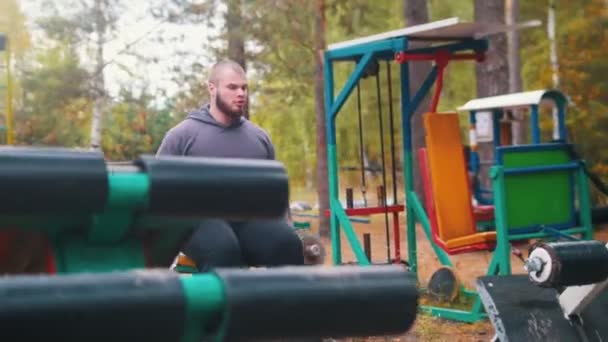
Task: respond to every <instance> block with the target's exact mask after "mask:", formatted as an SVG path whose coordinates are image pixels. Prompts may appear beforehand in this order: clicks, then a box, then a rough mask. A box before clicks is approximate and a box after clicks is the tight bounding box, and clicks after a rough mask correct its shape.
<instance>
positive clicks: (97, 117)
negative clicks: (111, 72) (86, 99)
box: [90, 0, 107, 150]
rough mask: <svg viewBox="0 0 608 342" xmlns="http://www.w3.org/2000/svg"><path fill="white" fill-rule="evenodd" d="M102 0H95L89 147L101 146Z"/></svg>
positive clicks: (103, 37) (102, 82) (103, 88)
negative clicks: (94, 46) (95, 35)
mask: <svg viewBox="0 0 608 342" xmlns="http://www.w3.org/2000/svg"><path fill="white" fill-rule="evenodd" d="M102 1H103V0H95V10H94V13H95V18H94V20H95V31H96V33H97V46H96V49H95V65H96V67H95V74H94V79H93V92H94V96H95V100H94V102H93V118H92V121H91V146H90V147H91V149H92V150H98V149H100V148H101V143H102V141H101V131H102V123H103V109H104V97H105V79H104V76H103V68H104V66H105V65H104V64H105V63H104V59H103V50H104V44H105V31H106V26H107V23H106V19H105V17H104V11H103V9H102Z"/></svg>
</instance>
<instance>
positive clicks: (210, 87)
mask: <svg viewBox="0 0 608 342" xmlns="http://www.w3.org/2000/svg"><path fill="white" fill-rule="evenodd" d="M207 90H209V94H213V92H214V91H215V84H213V83H212V82H207Z"/></svg>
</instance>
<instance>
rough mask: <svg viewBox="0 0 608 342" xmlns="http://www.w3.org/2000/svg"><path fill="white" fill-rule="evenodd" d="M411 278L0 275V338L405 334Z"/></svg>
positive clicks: (363, 272)
mask: <svg viewBox="0 0 608 342" xmlns="http://www.w3.org/2000/svg"><path fill="white" fill-rule="evenodd" d="M417 296H418V295H417V289H416V282H415V278H414V277H413V276H411V275H410V274H409V272H407V270H406V269H405V267H403V266H398V265H388V266H374V267H360V266H343V267H332V268H325V267H308V266H305V267H280V268H274V269H270V268H269V269H260V270H242V269H218V270H216V271H214V272H213V273H205V274H201V273H199V274H194V275H191V276H180V275H179V274H177V273H175V272H171V271H169V270H143V271H142V270H131V271H119V272H110V273H89V274H85V273H80V274H70V275H61V276H48V275H45V276H33V275H30V276H23V275H21V276H13V277H5V278H3V279H2V280H0V301H1V302H2V305H1V306H0V325H2V329H0V339H2V340H3V341H13V340H19V341H40V340H57V341H65V340H70V341H71V340H87V341H90V340H93V341H163V342H164V341H184V342H185V341H192V342H195V341H196V342H200V341H240V340H248V341H251V340H255V339H259V340H264V341H267V340H271V339H277V338H311V337H312V338H322V337H336V338H340V337H352V336H374V335H384V334H391V335H392V334H402V333H405V332H407V331H408V330H409V329H410V327H411V326H412V324H413V323H414V320H415V317H416V307H417Z"/></svg>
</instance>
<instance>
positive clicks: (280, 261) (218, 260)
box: [157, 60, 304, 272]
mask: <svg viewBox="0 0 608 342" xmlns="http://www.w3.org/2000/svg"><path fill="white" fill-rule="evenodd" d="M207 87H208V91H209V95H210V103H209V104H206V105H204V106H202V107H201V108H200V109H198V110H195V111H193V112H192V113H189V115H188V116H187V117H186V118H185V119H184V120H183V121H182V122H180V123H179V124H178V125H176V126H175V127H173V128H171V129H170V130H169V131H168V132H167V134H166V135H165V137H164V139H163V141H162V143H161V145H160V147H159V150H158V152H157V155H177V156H200V157H225V158H252V159H275V151H274V146H273V144H272V142H271V140H270V137H269V136H268V134H267V133H266V131H264V130H263V129H261V128H260V127H258V126H257V125H255V124H254V123H252V122H251V121H249V120H247V119H245V118H244V117H243V111H244V109H245V106H246V104H247V103H246V102H247V79H246V76H245V71H244V70H243V68H242V67H241V66H240V65H239V64H237V63H236V62H233V61H230V60H225V61H221V62H219V63H217V64H215V65H214V66H213V67H212V68H211V70H210V73H209V79H208V82H207ZM217 177H222V175H220V174H218V175H217ZM235 196H238V195H237V194H235ZM182 253H183V254H185V255H186V256H187V257H189V258H190V259H192V260H193V261H194V262H195V263H196V266H197V268H198V269H199V271H200V272H205V271H207V270H209V269H212V268H217V267H246V266H279V265H302V264H304V256H303V250H302V243H301V241H300V238H299V237H298V236H297V234H296V233H295V232H294V230H293V229H292V228H291V227H290V226H289V225H288V224H287V221H286V220H283V219H278V220H261V221H247V222H243V221H239V222H235V221H225V220H204V221H203V222H201V224H200V226H199V227H198V229H196V230H195V231H194V232H193V234H192V236H191V237H190V238H189V240H188V241H187V242H186V243H185V245H184V246H183V248H182Z"/></svg>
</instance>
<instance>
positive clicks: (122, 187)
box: [0, 147, 418, 341]
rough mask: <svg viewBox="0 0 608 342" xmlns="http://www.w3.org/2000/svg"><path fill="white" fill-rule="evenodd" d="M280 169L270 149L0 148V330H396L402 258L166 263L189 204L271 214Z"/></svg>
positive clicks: (222, 334)
mask: <svg viewBox="0 0 608 342" xmlns="http://www.w3.org/2000/svg"><path fill="white" fill-rule="evenodd" d="M287 182H288V180H287V175H286V172H285V169H284V167H283V165H282V164H281V163H279V162H277V161H268V160H243V159H219V158H194V157H151V156H141V157H140V158H138V159H137V160H135V161H133V162H128V163H120V164H116V163H106V162H105V161H104V158H103V155H102V154H101V153H98V152H91V151H75V150H68V149H58V148H25V147H12V148H0V188H2V189H3V197H2V198H1V199H0V232H1V233H2V235H1V236H0V246H1V247H2V248H1V250H0V264H1V265H2V267H3V273H4V274H5V276H4V277H3V278H2V279H0V302H1V303H2V305H0V325H1V326H2V329H0V338H2V340H15V339H18V340H41V339H57V340H72V339H82V340H103V341H106V340H112V341H134V340H145V341H238V340H244V339H256V338H259V339H274V338H307V337H329V336H331V337H347V336H369V335H382V334H400V333H404V332H406V331H407V330H408V329H409V328H410V327H411V325H412V324H413V322H414V319H415V316H416V311H417V301H418V293H417V289H416V280H415V277H414V276H413V275H412V274H411V273H409V272H408V270H407V269H406V268H405V267H404V266H402V265H388V266H375V267H359V266H344V267H307V266H302V267H295V266H291V267H288V266H285V267H276V268H267V269H254V270H248V269H217V270H214V271H213V272H210V273H196V274H192V275H186V276H184V275H181V274H179V273H177V272H174V271H171V270H169V264H170V263H171V261H172V260H173V259H174V256H175V255H177V253H178V251H179V248H178V247H179V242H180V241H181V240H182V239H183V238H184V237H186V236H187V234H188V231H190V229H192V228H194V227H196V226H197V221H198V220H200V219H201V218H204V217H222V218H225V219H248V218H278V217H282V215H283V214H284V210H285V208H286V207H287V198H288V196H287V190H288V184H287ZM35 232H37V233H39V234H40V235H41V236H42V237H43V241H44V244H43V245H44V246H46V249H45V250H43V252H42V253H40V256H39V257H41V258H42V259H44V262H42V263H40V265H39V266H41V267H40V268H21V267H19V266H22V265H28V264H31V262H29V261H24V260H23V258H28V257H32V254H34V255H35V254H36V252H38V250H37V248H31V246H30V248H29V249H28V247H27V246H26V245H27V243H25V242H27V241H28V239H29V238H31V237H32V235H30V233H35ZM20 242H21V243H20ZM23 249H27V250H26V251H25V253H23ZM15 254H20V255H21V256H22V258H21V259H19V258H18V259H14V258H12V257H13V256H14V255H15ZM152 268H154V269H152ZM25 273H28V274H25ZM32 273H34V274H32ZM260 308H264V312H263V314H261V313H260V311H259V309H260ZM24 327H26V328H24Z"/></svg>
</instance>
